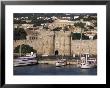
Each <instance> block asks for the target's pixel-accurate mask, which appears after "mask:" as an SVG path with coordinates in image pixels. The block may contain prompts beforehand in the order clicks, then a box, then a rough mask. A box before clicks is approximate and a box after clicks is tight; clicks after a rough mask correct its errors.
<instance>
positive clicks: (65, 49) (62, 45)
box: [54, 31, 71, 55]
mask: <svg viewBox="0 0 110 88" xmlns="http://www.w3.org/2000/svg"><path fill="white" fill-rule="evenodd" d="M56 50H57V51H58V53H59V55H70V54H71V32H70V31H57V32H55V49H54V51H56Z"/></svg>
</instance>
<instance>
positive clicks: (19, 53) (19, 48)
mask: <svg viewBox="0 0 110 88" xmlns="http://www.w3.org/2000/svg"><path fill="white" fill-rule="evenodd" d="M19 54H20V56H21V45H20V48H19Z"/></svg>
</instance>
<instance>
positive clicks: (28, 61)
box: [13, 53, 38, 66]
mask: <svg viewBox="0 0 110 88" xmlns="http://www.w3.org/2000/svg"><path fill="white" fill-rule="evenodd" d="M37 62H38V61H37V58H36V54H32V53H31V54H30V55H29V54H28V55H26V56H21V57H18V58H17V59H14V63H13V65H14V66H25V65H32V64H36V63H37Z"/></svg>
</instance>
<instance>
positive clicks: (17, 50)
mask: <svg viewBox="0 0 110 88" xmlns="http://www.w3.org/2000/svg"><path fill="white" fill-rule="evenodd" d="M20 48H21V52H20ZM31 52H34V53H36V52H37V51H36V50H35V49H33V47H31V46H29V45H24V44H22V45H21V46H20V45H19V46H17V47H15V49H14V53H24V54H26V53H31Z"/></svg>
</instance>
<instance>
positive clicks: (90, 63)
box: [80, 53, 97, 68]
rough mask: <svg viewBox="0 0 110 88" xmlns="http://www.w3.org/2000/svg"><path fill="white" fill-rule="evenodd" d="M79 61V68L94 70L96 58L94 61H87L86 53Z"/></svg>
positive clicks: (87, 55)
mask: <svg viewBox="0 0 110 88" xmlns="http://www.w3.org/2000/svg"><path fill="white" fill-rule="evenodd" d="M80 59H81V65H80V67H81V68H94V67H96V66H97V63H96V58H94V60H93V59H92V61H91V60H90V59H89V54H88V53H86V54H84V56H83V57H81V58H80Z"/></svg>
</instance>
